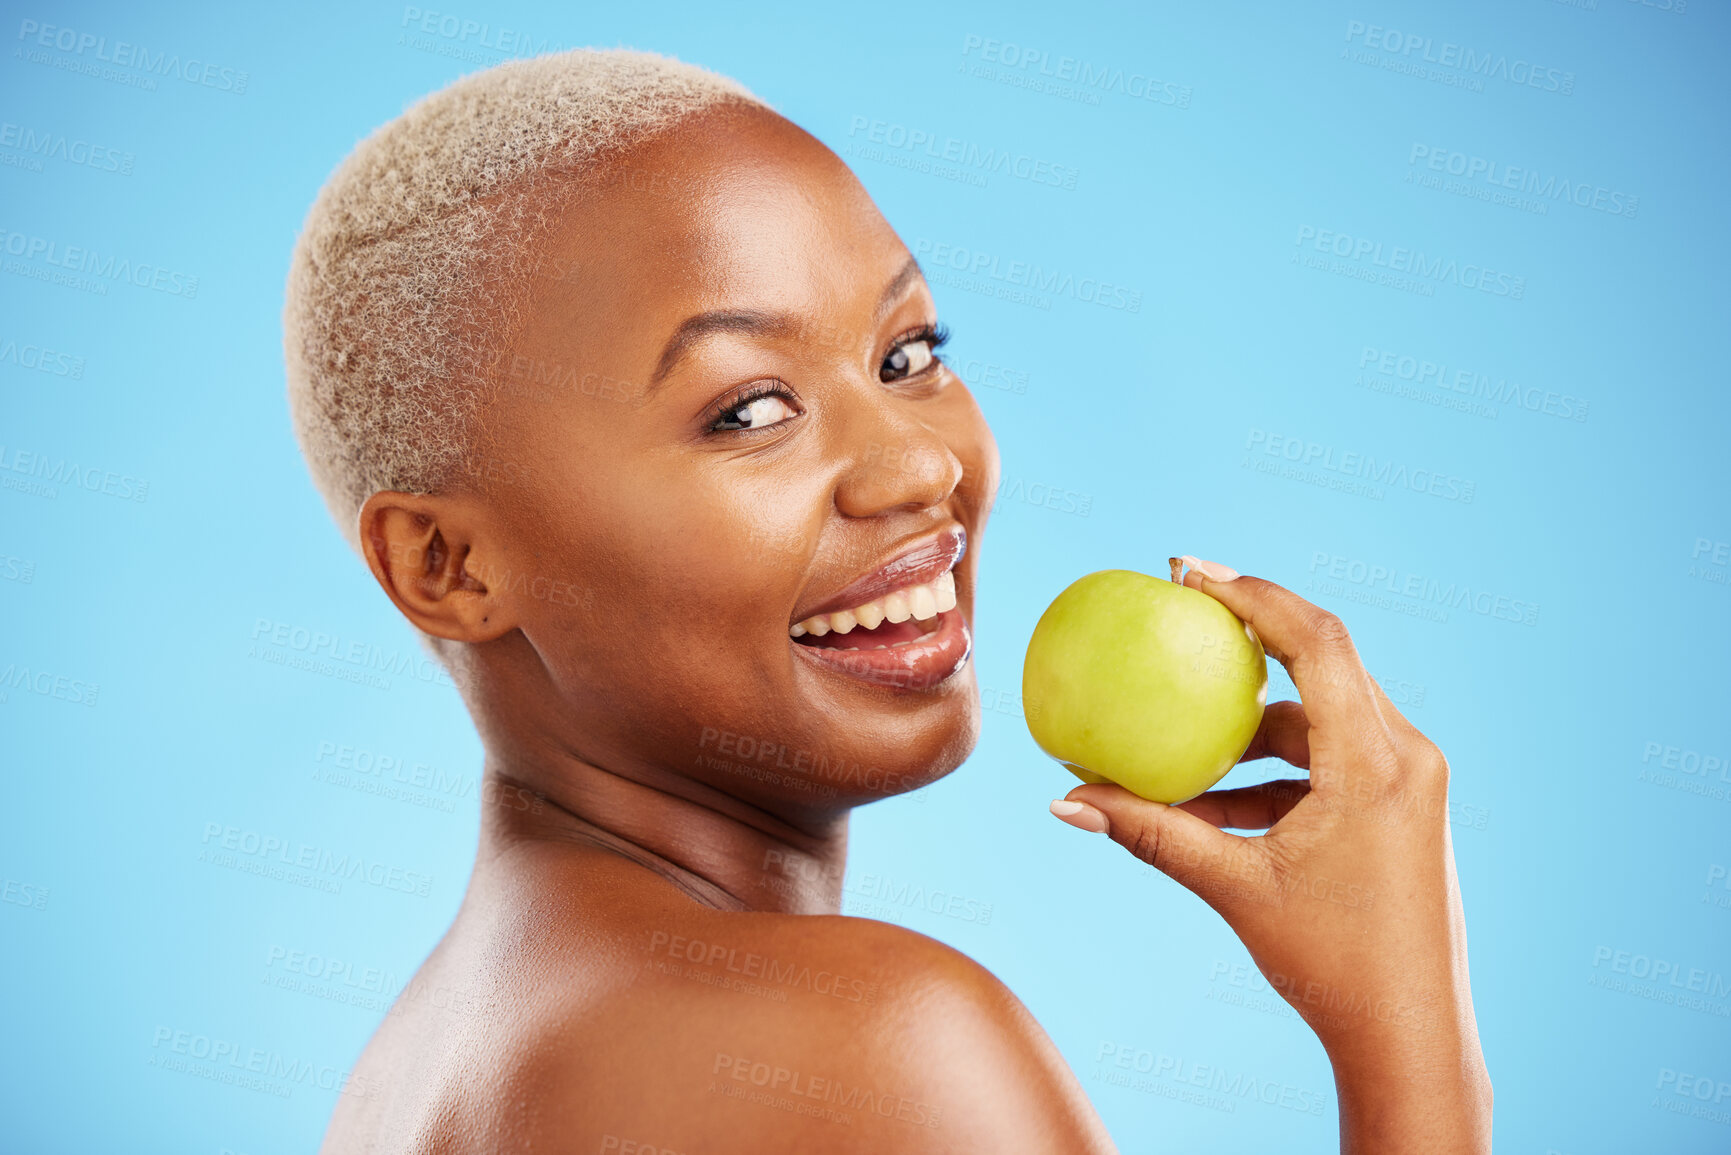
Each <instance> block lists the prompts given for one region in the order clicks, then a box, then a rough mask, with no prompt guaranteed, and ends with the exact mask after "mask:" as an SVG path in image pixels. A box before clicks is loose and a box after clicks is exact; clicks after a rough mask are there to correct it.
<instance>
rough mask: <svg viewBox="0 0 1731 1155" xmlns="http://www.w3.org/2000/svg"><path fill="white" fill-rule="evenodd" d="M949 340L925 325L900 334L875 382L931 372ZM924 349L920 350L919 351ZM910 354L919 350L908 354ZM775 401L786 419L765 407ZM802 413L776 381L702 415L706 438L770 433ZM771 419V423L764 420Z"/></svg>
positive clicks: (939, 327) (937, 326) (945, 332)
mask: <svg viewBox="0 0 1731 1155" xmlns="http://www.w3.org/2000/svg"><path fill="white" fill-rule="evenodd" d="M949 339H950V330H949V327H948V326H946V325H943V324H941V323H933V324H925V325H921V326H919V327H918V328H916V329H913V330H910V331H909V332H906V333H903V334H902V335H901V336H899V337H897V338H896V339H895V340H894V341H892V342H891V343H890V347H889V351H888V352H887V353H885V354H884V359H883V361H882V363H881V364H880V365H879V366H878V380H880V381H882V382H884V383H885V384H894V383H896V382H898V381H906V380H912V379H914V378H918V377H921V376H923V375H924V374H927V373H930V372H933V371H934V370H936V369H937V368H938V367H940V366H942V365H944V364H945V363H946V362H945V361H944V359H943V358H942V357H941V356H939V355H938V350H939V349H940V348H941V347H942V346H943V345H944V343H945V342H946V341H948V340H949ZM921 346H924V348H923V349H920V347H921ZM910 350H919V351H918V352H910ZM771 398H774V399H776V400H778V401H779V403H780V406H779V407H780V408H782V409H785V410H786V411H787V412H786V415H785V416H782V417H779V418H775V410H776V408H777V406H775V405H766V404H764V403H763V402H765V401H766V400H767V399H771ZM803 412H805V410H803V409H802V408H800V404H799V398H798V396H797V395H795V393H794V392H793V390H792V389H790V388H789V387H788V386H787V385H785V384H783V383H782V382H780V381H775V380H768V381H758V382H755V383H753V384H751V385H747V386H745V387H743V388H741V389H739V390H737V391H735V392H733V393H730V394H728V395H727V396H726V397H725V398H723V399H722V400H721V401H719V402H717V403H716V404H715V405H712V406H711V407H710V408H709V409H708V410H706V411H705V413H704V415H703V419H702V421H703V429H704V432H705V433H706V434H714V435H720V434H750V433H755V432H759V431H761V430H766V429H772V428H774V427H775V426H777V425H780V424H782V423H783V422H786V421H790V420H792V419H793V418H794V417H797V416H799V415H800V414H801V413H803ZM768 418H775V419H774V420H766V419H768Z"/></svg>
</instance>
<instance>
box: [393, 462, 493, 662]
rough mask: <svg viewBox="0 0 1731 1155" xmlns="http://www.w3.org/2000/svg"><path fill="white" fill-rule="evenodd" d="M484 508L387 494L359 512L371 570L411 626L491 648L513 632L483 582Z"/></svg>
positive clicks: (424, 496) (443, 498)
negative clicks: (481, 516)
mask: <svg viewBox="0 0 1731 1155" xmlns="http://www.w3.org/2000/svg"><path fill="white" fill-rule="evenodd" d="M479 512H480V511H479V510H477V509H473V508H470V507H469V503H468V502H465V501H463V500H461V499H459V498H454V497H449V496H434V495H428V494H414V493H399V492H395V491H390V490H385V491H380V492H378V493H375V494H373V495H372V496H371V497H369V498H367V500H366V502H365V504H363V505H362V506H361V510H360V540H361V548H362V551H363V552H364V553H365V555H366V559H367V567H368V568H369V569H371V570H372V571H373V577H374V578H375V579H376V580H377V581H378V583H379V586H380V588H381V589H383V590H384V591H385V595H386V596H387V597H389V598H390V599H391V602H392V603H393V604H394V605H395V606H396V607H397V609H399V610H400V611H402V614H403V616H404V617H406V618H408V619H409V621H410V622H411V623H413V624H414V626H415V627H416V628H417V629H419V630H421V631H422V632H423V633H427V634H431V635H433V636H434V637H439V638H449V639H450V640H452V641H458V642H489V641H492V640H493V639H494V638H497V637H499V636H501V635H502V634H504V633H506V632H507V631H509V630H510V629H512V628H513V623H512V622H511V621H510V619H509V615H508V614H507V613H506V612H505V607H504V606H503V605H501V604H500V603H499V600H498V597H497V594H496V593H495V592H494V591H493V590H492V589H491V588H490V587H489V586H488V585H487V583H486V581H485V580H483V579H484V576H485V574H486V572H487V569H488V566H487V564H486V562H485V559H484V558H483V557H482V556H481V555H482V554H483V553H484V552H485V551H484V549H482V548H480V547H479V545H478V542H477V534H476V528H477V527H478V526H479V524H480V523H479V520H478V514H479Z"/></svg>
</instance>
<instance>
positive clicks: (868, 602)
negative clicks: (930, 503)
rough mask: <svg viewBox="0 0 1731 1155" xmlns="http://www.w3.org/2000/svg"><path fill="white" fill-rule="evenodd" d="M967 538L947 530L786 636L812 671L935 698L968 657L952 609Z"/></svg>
mask: <svg viewBox="0 0 1731 1155" xmlns="http://www.w3.org/2000/svg"><path fill="white" fill-rule="evenodd" d="M967 548H968V545H967V535H966V533H964V532H963V530H962V528H961V527H960V526H954V527H951V528H949V529H947V530H945V531H943V532H941V533H938V534H936V535H934V536H932V537H929V538H926V539H924V540H922V541H920V542H918V543H916V544H915V545H913V546H912V547H910V548H908V549H905V550H903V551H902V552H900V553H898V554H897V555H896V556H895V557H892V558H891V559H890V560H889V561H887V562H885V563H884V564H882V565H881V566H879V567H878V568H877V569H876V570H874V571H872V572H871V573H869V574H866V575H865V576H864V577H862V578H860V579H858V580H856V581H854V582H852V583H851V584H849V585H848V586H847V587H846V588H845V589H843V590H841V591H839V592H837V593H836V594H834V595H833V596H831V597H830V598H829V599H827V601H824V602H820V603H819V604H818V605H816V606H814V607H812V608H813V609H815V610H816V611H817V612H816V613H808V614H806V615H805V616H804V617H802V618H800V619H798V620H797V621H795V622H794V623H793V624H792V625H790V626H789V627H788V629H787V635H788V641H789V642H790V643H791V644H792V648H793V649H794V650H795V651H796V652H798V653H800V654H803V655H804V656H805V660H806V661H808V662H810V663H812V664H813V667H814V668H817V669H821V670H824V671H826V672H828V673H832V674H840V675H843V676H845V677H848V678H852V679H855V680H858V681H863V682H869V683H873V684H875V685H878V686H888V687H892V688H895V689H899V690H914V691H921V690H937V689H939V688H940V687H941V686H943V685H944V684H945V683H946V682H948V681H949V679H950V678H951V677H953V676H954V675H955V674H957V673H959V672H960V671H961V670H962V669H963V668H964V667H965V666H966V665H967V662H968V658H969V656H970V655H971V654H972V653H973V648H974V643H973V635H972V634H971V633H970V632H969V630H968V623H967V621H966V620H965V619H964V618H963V616H962V611H961V608H960V607H959V606H958V605H957V604H956V575H955V568H956V566H957V565H958V564H959V563H960V562H961V560H962V555H963V554H964V553H966V552H967Z"/></svg>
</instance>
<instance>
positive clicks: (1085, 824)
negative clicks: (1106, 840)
mask: <svg viewBox="0 0 1731 1155" xmlns="http://www.w3.org/2000/svg"><path fill="white" fill-rule="evenodd" d="M1052 813H1053V814H1054V815H1056V816H1057V818H1058V820H1059V821H1060V822H1068V823H1069V824H1070V825H1071V826H1074V827H1075V828H1076V829H1077V830H1086V831H1087V832H1088V833H1089V834H1104V833H1106V816H1105V815H1104V814H1102V813H1100V811H1098V810H1096V809H1094V808H1093V807H1092V806H1090V805H1088V804H1087V803H1086V802H1070V801H1068V800H1066V799H1063V798H1060V799H1058V800H1057V801H1055V802H1053V803H1052Z"/></svg>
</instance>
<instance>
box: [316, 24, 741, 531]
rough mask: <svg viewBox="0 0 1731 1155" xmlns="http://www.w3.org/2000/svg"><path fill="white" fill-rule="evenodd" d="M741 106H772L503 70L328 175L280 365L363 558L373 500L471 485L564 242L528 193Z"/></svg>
mask: <svg viewBox="0 0 1731 1155" xmlns="http://www.w3.org/2000/svg"><path fill="white" fill-rule="evenodd" d="M730 100H732V101H743V102H747V103H749V104H753V105H757V106H760V107H764V108H768V107H769V105H768V104H767V103H766V102H764V101H763V100H761V99H759V98H758V97H757V96H755V95H753V94H752V93H751V92H750V91H748V90H747V89H746V88H745V87H744V86H742V85H740V84H739V83H738V82H737V81H734V80H732V79H729V78H727V77H724V76H720V75H718V74H716V73H714V72H710V71H709V70H707V69H704V68H700V67H698V66H696V65H692V64H687V63H684V62H682V61H678V60H674V59H672V58H670V57H666V56H660V55H657V54H655V53H650V52H636V51H631V50H628V49H588V48H579V49H574V50H572V51H569V52H559V53H553V54H549V55H546V56H538V57H535V58H533V59H525V60H512V61H508V62H506V63H504V64H500V65H497V66H495V67H492V68H488V69H486V70H484V71H481V72H477V73H473V74H471V75H469V76H465V77H463V78H462V79H461V80H458V81H456V82H455V83H453V84H451V85H450V86H448V87H446V88H444V89H442V90H440V91H438V92H435V93H433V94H432V95H430V96H427V97H424V98H422V99H421V100H419V101H417V102H416V103H415V104H413V105H411V106H410V107H409V108H408V110H407V111H405V112H404V113H403V114H402V115H401V116H399V117H397V118H396V119H395V120H393V121H391V122H389V123H388V124H386V125H384V126H383V127H381V128H379V129H377V130H376V131H374V132H373V133H372V134H371V135H370V136H368V137H367V138H366V139H365V140H363V141H361V143H360V144H359V145H357V146H356V147H355V150H354V151H353V152H352V153H350V154H349V156H348V158H347V159H345V160H344V161H343V162H342V164H341V165H339V166H338V167H337V169H336V171H335V172H333V173H332V174H331V176H330V179H329V180H327V181H326V182H325V185H324V188H323V189H321V190H320V191H319V195H318V198H317V199H316V200H315V201H314V202H313V206H312V209H311V211H310V212H309V213H308V214H307V218H306V223H305V224H304V225H303V226H302V229H301V234H300V237H299V239H298V241H297V242H296V244H295V250H294V258H293V261H292V263H291V265H290V269H289V278H288V290H287V300H286V302H285V304H284V307H283V349H284V357H285V359H286V361H287V371H288V391H289V410H290V413H291V415H292V417H293V421H294V427H295V435H296V437H297V438H298V439H299V441H300V446H301V452H302V453H303V454H305V456H306V459H307V465H308V468H309V469H310V470H311V472H312V476H313V481H314V483H315V484H316V485H317V486H318V488H319V491H320V492H321V493H322V494H323V495H324V499H325V504H326V505H327V506H328V507H329V509H330V511H331V516H332V517H334V518H335V519H336V521H337V524H338V525H339V526H340V527H341V528H342V531H343V534H344V536H345V537H347V538H348V541H349V544H350V545H351V546H353V547H354V548H355V549H356V550H357V552H358V551H359V549H360V539H359V532H358V525H357V521H358V515H359V511H360V507H361V505H362V503H364V502H365V501H366V499H367V498H368V497H369V496H371V495H372V494H373V493H375V492H377V491H379V490H382V489H395V490H402V491H405V492H410V493H430V492H434V491H436V490H437V489H438V488H439V487H440V486H441V485H442V484H444V483H446V482H448V481H449V480H451V479H453V478H454V477H461V476H465V475H472V474H471V472H470V471H473V470H474V469H475V468H476V466H477V463H476V462H475V461H473V460H472V459H471V458H472V454H471V452H470V449H469V446H470V445H471V441H472V434H473V431H474V422H475V419H476V417H477V414H478V412H479V410H480V407H481V406H482V404H483V403H484V402H485V400H486V398H487V397H488V396H489V394H490V391H491V389H492V387H493V384H494V382H493V378H492V371H491V369H492V366H493V365H494V364H495V363H496V361H497V359H498V356H499V353H500V351H501V348H502V342H503V341H504V340H505V339H506V338H507V335H508V333H509V330H510V326H511V324H512V318H513V316H514V313H515V311H516V309H517V308H518V306H519V303H520V298H521V294H522V292H523V291H524V290H525V289H526V287H527V285H528V284H529V282H530V277H531V275H532V267H533V264H534V256H533V253H534V252H535V244H536V239H537V237H538V236H539V235H540V230H542V229H544V228H547V227H549V226H551V225H553V224H555V223H556V220H555V219H552V218H550V217H549V215H548V214H547V213H546V210H545V208H543V207H541V205H542V201H540V200H538V199H537V198H536V197H535V195H534V194H535V192H536V190H537V189H538V188H540V187H541V186H542V185H543V184H544V182H546V181H550V180H570V179H573V178H576V179H582V178H583V176H584V175H585V174H586V173H588V172H590V171H591V170H594V169H595V168H596V167H597V166H598V165H599V164H600V162H602V161H603V160H605V159H607V158H609V157H610V156H613V155H616V154H617V153H619V152H620V151H621V150H624V149H627V148H629V147H630V146H632V145H633V144H637V143H639V142H641V141H643V140H645V139H647V138H648V137H650V136H652V135H655V134H656V133H658V132H660V131H662V130H665V129H667V128H670V127H672V126H673V125H675V124H677V123H678V122H680V121H682V120H684V119H685V118H687V117H688V116H690V115H692V114H693V113H696V112H699V111H701V110H703V109H706V108H708V107H710V106H711V105H715V104H718V103H721V102H725V101H730Z"/></svg>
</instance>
